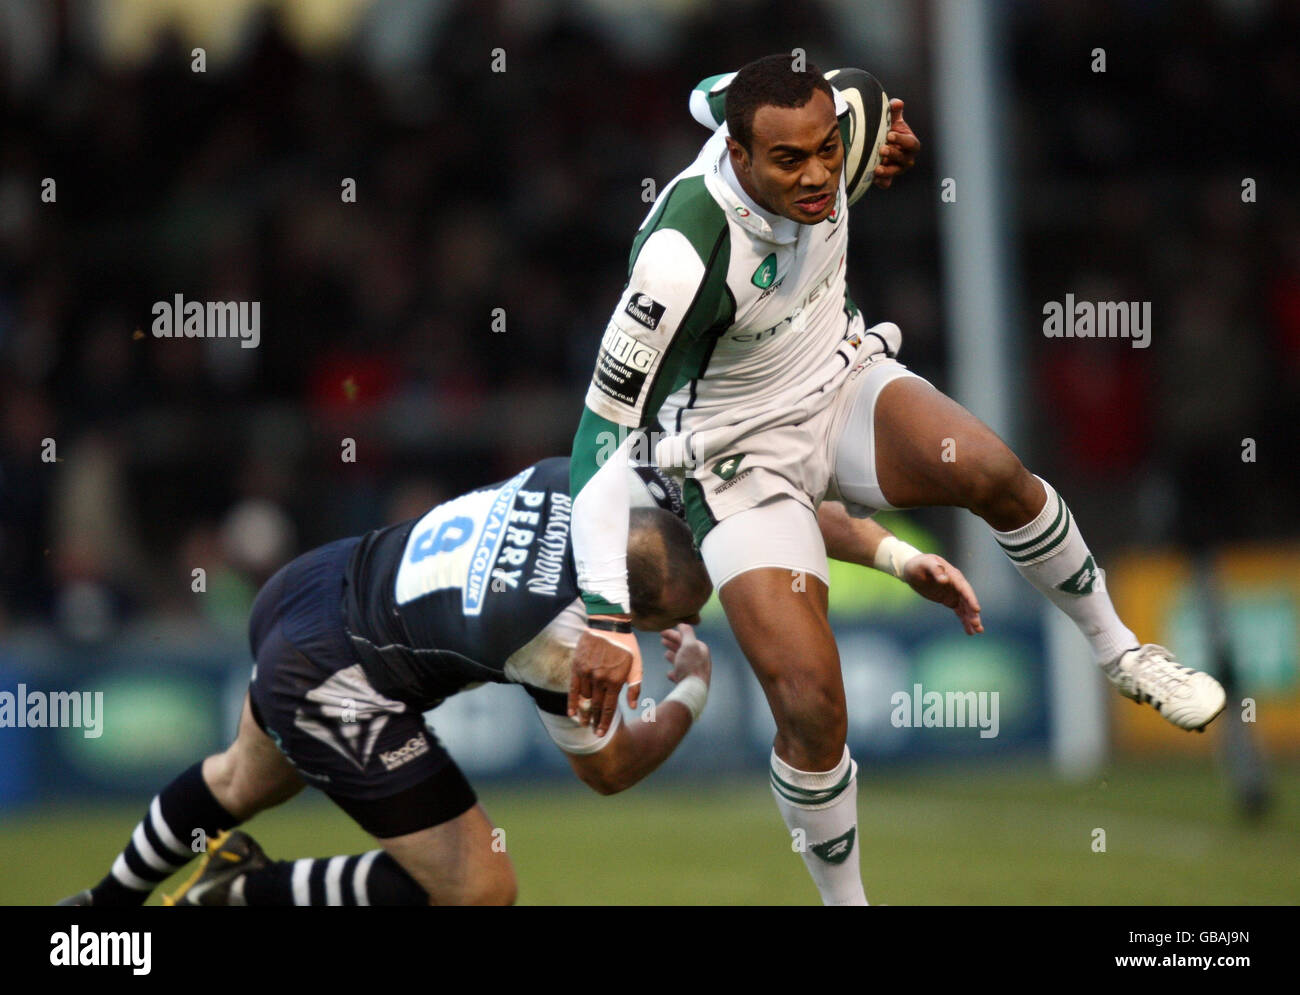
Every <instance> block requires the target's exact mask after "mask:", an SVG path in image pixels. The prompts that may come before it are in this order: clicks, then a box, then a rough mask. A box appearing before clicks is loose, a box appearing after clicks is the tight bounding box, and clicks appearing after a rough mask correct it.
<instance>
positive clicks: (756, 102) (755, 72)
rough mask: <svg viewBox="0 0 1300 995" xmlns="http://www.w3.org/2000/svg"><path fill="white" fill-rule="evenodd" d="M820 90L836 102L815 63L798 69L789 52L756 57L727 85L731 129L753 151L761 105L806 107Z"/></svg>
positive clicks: (829, 86) (729, 128)
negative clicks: (756, 114)
mask: <svg viewBox="0 0 1300 995" xmlns="http://www.w3.org/2000/svg"><path fill="white" fill-rule="evenodd" d="M817 90H821V91H822V93H824V94H826V96H828V97H830V98H831V102H832V103H834V101H835V94H834V93H832V92H831V85H830V84H829V83H827V82H826V79H825V77H823V76H822V71H821V70H820V69H818V68H817V67H816V66H815V65H813V63H811V62H805V63H804V69H803V71H802V72H796V71H795V69H794V64H793V61H792V58H791V56H790V54H789V53H788V52H785V53H780V54H778V55H765V56H763V58H761V59H755V60H754V61H753V62H751V63H749V64H748V65H746V66H742V67H741V69H740V71H739V72H737V73H736V78H735V79H733V80H732V81H731V83H730V85H729V86H728V87H727V130H728V131H730V132H731V137H732V138H734V139H735V140H736V141H737V142H739V143H740V144H741V145H742V146H744V148H745V151H746V152H752V151H753V147H754V146H753V143H754V114H755V113H756V112H757V111H758V109H759V108H760V107H766V106H768V105H772V106H775V107H802V106H803V105H804V104H806V103H808V101H809V100H811V99H812V95H813V93H814V92H815V91H817Z"/></svg>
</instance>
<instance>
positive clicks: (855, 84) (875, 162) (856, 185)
mask: <svg viewBox="0 0 1300 995" xmlns="http://www.w3.org/2000/svg"><path fill="white" fill-rule="evenodd" d="M826 81H827V82H828V83H830V85H831V86H833V87H835V89H836V90H838V91H839V93H840V96H842V97H843V98H844V102H845V103H846V104H848V112H847V113H848V117H849V140H848V142H846V143H845V154H844V155H845V157H844V189H845V190H847V191H848V195H849V203H850V204H853V203H856V202H857V201H858V199H859V198H861V197H862V195H863V194H864V193H866V192H867V191H868V190H869V189H871V185H872V183H873V182H874V180H875V175H876V167H877V166H879V165H880V146H882V145H884V144H885V136H886V135H887V134H889V95H888V94H887V93H885V88H884V87H883V86H881V85H880V81H879V80H877V79H876V78H875V77H874V76H872V75H871V74H870V73H869V72H866V71H864V70H862V69H832V70H831V71H830V72H828V73H826Z"/></svg>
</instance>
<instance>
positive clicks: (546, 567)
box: [344, 457, 683, 715]
mask: <svg viewBox="0 0 1300 995" xmlns="http://www.w3.org/2000/svg"><path fill="white" fill-rule="evenodd" d="M633 472H635V473H636V474H637V475H638V476H639V477H640V478H641V480H642V482H643V484H644V493H645V494H647V495H649V498H650V499H652V500H653V501H654V502H655V503H657V504H659V505H660V506H661V507H667V508H669V509H670V510H673V511H674V512H676V513H677V514H679V515H680V514H682V512H683V509H682V507H681V497H680V492H679V491H678V490H677V488H676V485H675V484H673V483H672V482H671V481H670V480H669V479H668V478H667V477H666V476H664V475H663V474H662V473H661V472H660V471H658V470H656V469H654V468H651V467H636V468H634V469H633ZM644 503H647V504H648V503H650V502H649V500H647V501H645V502H644ZM571 510H572V499H571V498H570V496H569V460H568V458H567V457H554V458H551V459H545V460H542V461H541V462H539V463H535V464H533V465H532V466H530V467H527V468H525V469H524V470H521V471H520V472H519V473H517V474H515V475H514V476H513V477H511V478H510V479H509V480H504V481H501V482H499V483H496V484H491V485H489V486H487V487H482V488H479V489H477V490H473V491H470V492H469V493H467V494H463V495H461V496H460V497H458V498H454V499H453V500H451V501H447V502H445V503H443V504H440V505H438V506H437V507H436V508H434V509H432V510H431V511H429V512H427V513H426V514H425V515H424V516H422V517H421V518H418V519H411V520H410V521H406V522H402V523H400V524H398V525H393V526H390V527H388V528H384V529H378V530H376V531H374V532H371V533H369V534H367V535H365V536H363V537H362V539H361V542H360V544H359V545H358V546H357V549H356V550H355V551H354V553H353V554H352V558H351V560H350V562H349V564H348V573H347V590H346V593H345V596H344V618H345V621H346V625H347V628H348V632H349V636H350V637H351V640H352V644H353V646H354V647H355V648H356V650H357V652H358V654H359V656H360V657H361V660H362V664H363V667H364V669H365V671H366V675H367V677H369V679H370V681H371V683H372V684H373V685H374V686H375V687H376V689H378V690H380V691H381V692H383V693H386V694H389V695H390V696H392V697H396V698H399V699H400V700H404V701H407V702H409V703H411V704H412V705H415V706H416V707H420V708H431V707H433V706H434V705H436V704H437V703H438V702H440V701H442V700H443V699H444V698H447V697H448V696H450V695H453V694H455V693H456V692H458V691H461V690H463V689H464V688H466V687H469V686H472V685H475V684H478V683H483V682H489V681H490V682H496V683H519V684H522V685H523V686H524V687H525V688H526V689H527V690H528V692H529V694H531V695H532V696H533V698H534V699H535V700H536V701H537V704H538V706H539V707H541V708H542V709H543V710H545V711H548V712H552V713H554V714H557V715H560V714H564V712H565V709H566V705H567V700H566V698H567V695H566V691H567V683H568V682H567V677H565V678H564V679H563V681H560V680H558V679H553V680H551V681H549V682H548V683H550V684H551V686H550V687H543V686H538V685H534V684H530V683H529V682H528V681H526V680H523V679H521V677H520V673H519V671H520V670H522V669H524V668H519V667H515V668H511V667H509V666H508V664H509V663H510V661H511V658H512V657H515V658H516V661H517V660H518V657H516V654H519V651H520V650H523V649H524V648H525V647H527V646H528V644H529V643H531V642H533V641H534V640H535V639H536V638H537V637H539V635H541V634H542V633H543V631H544V630H546V629H547V628H548V626H551V625H552V623H553V622H554V623H558V622H559V621H560V616H561V615H563V614H565V613H566V611H567V612H569V613H570V614H573V613H575V612H578V611H580V609H581V605H580V592H579V590H578V584H577V572H576V568H575V565H574V561H573V544H572V540H571V539H570V534H569V519H570V512H571ZM577 617H579V618H580V617H581V616H580V615H579V616H577ZM529 673H530V674H531V673H532V672H531V671H529ZM561 686H562V687H564V688H565V691H561V690H560V687H561Z"/></svg>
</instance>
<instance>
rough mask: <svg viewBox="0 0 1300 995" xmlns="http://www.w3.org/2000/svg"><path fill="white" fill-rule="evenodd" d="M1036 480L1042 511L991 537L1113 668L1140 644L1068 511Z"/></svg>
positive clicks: (1102, 661) (1048, 485) (1098, 655)
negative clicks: (1043, 494)
mask: <svg viewBox="0 0 1300 995" xmlns="http://www.w3.org/2000/svg"><path fill="white" fill-rule="evenodd" d="M1038 480H1039V482H1040V483H1041V484H1042V485H1043V489H1044V490H1046V491H1047V501H1046V503H1044V505H1043V510H1042V511H1040V512H1039V513H1038V515H1037V516H1036V517H1035V518H1034V520H1033V521H1032V522H1030V523H1029V524H1028V525H1025V526H1023V527H1022V528H1018V529H1016V530H1015V531H1013V532H998V531H997V530H996V529H995V530H994V531H993V535H994V536H995V537H996V538H997V540H998V545H1000V546H1001V547H1002V551H1003V552H1004V553H1006V554H1007V557H1008V559H1010V560H1011V562H1012V564H1013V565H1014V566H1015V568H1016V569H1017V570H1019V571H1020V576H1022V577H1024V578H1025V580H1027V581H1029V583H1031V584H1033V585H1034V587H1036V588H1038V590H1040V591H1041V592H1042V593H1043V595H1044V597H1046V598H1047V599H1048V600H1049V601H1051V602H1052V604H1054V605H1056V607H1057V608H1059V609H1061V611H1063V612H1065V614H1067V615H1069V616H1070V618H1071V619H1073V620H1074V624H1075V625H1077V626H1078V627H1079V631H1080V632H1082V633H1083V635H1084V638H1085V639H1087V640H1088V643H1089V645H1091V646H1092V654H1093V656H1094V657H1095V658H1096V660H1097V662H1098V663H1109V662H1110V661H1111V660H1114V659H1115V658H1116V657H1117V656H1119V655H1120V654H1121V653H1123V652H1124V651H1125V650H1127V649H1132V648H1133V647H1134V646H1137V645H1138V638H1137V636H1135V635H1133V632H1132V631H1131V630H1130V629H1129V628H1128V627H1127V626H1126V625H1125V624H1124V623H1123V622H1121V621H1120V619H1119V615H1118V614H1116V612H1115V606H1114V605H1113V604H1111V600H1110V595H1109V594H1108V593H1107V592H1106V572H1105V571H1104V570H1102V569H1101V567H1099V566H1097V564H1096V562H1095V561H1094V560H1093V558H1092V554H1091V553H1090V552H1088V544H1087V543H1085V542H1084V541H1083V535H1082V533H1080V532H1079V527H1078V526H1077V525H1076V524H1075V522H1074V516H1073V515H1071V514H1070V509H1069V508H1068V507H1066V504H1065V502H1064V501H1063V500H1061V497H1060V495H1059V494H1057V493H1056V491H1055V490H1054V489H1053V488H1052V485H1051V484H1049V483H1048V482H1047V481H1046V480H1043V478H1042V477H1039V478H1038Z"/></svg>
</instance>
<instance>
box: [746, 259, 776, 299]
mask: <svg viewBox="0 0 1300 995" xmlns="http://www.w3.org/2000/svg"><path fill="white" fill-rule="evenodd" d="M750 279H751V280H752V281H753V282H754V286H755V287H758V288H759V289H761V290H766V289H767V288H768V287H770V286H772V281H773V280H775V279H776V253H775V252H770V253H768V256H767V258H766V259H764V260H763V261H762V262H761V263H759V264H758V269H756V270H754V275H753V276H751V277H750Z"/></svg>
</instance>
